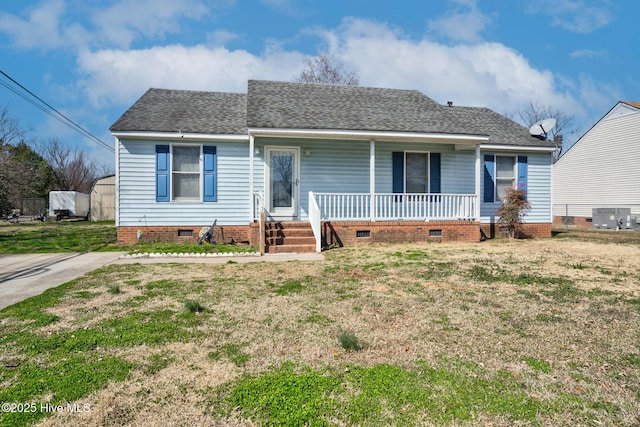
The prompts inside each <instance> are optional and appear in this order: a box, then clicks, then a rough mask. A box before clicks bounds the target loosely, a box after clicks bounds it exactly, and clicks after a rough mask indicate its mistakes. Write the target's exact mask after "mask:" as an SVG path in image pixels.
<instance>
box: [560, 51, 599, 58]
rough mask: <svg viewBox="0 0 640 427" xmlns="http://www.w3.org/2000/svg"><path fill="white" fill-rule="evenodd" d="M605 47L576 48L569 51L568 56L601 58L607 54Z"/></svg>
mask: <svg viewBox="0 0 640 427" xmlns="http://www.w3.org/2000/svg"><path fill="white" fill-rule="evenodd" d="M607 54H608V51H607V49H598V50H594V49H578V50H574V51H573V52H571V54H570V55H569V56H571V57H572V58H602V57H605V56H607Z"/></svg>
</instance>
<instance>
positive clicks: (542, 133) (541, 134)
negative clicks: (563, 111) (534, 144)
mask: <svg viewBox="0 0 640 427" xmlns="http://www.w3.org/2000/svg"><path fill="white" fill-rule="evenodd" d="M555 125H556V119H553V118H549V119H544V120H540V121H537V122H535V123H534V124H533V126H531V127H530V128H529V133H530V134H531V136H535V137H537V138H540V139H547V133H549V131H551V129H553V128H554V126H555Z"/></svg>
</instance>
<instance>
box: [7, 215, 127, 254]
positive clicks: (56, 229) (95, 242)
mask: <svg viewBox="0 0 640 427" xmlns="http://www.w3.org/2000/svg"><path fill="white" fill-rule="evenodd" d="M115 242H116V227H115V225H114V223H113V222H88V221H62V222H55V221H49V222H45V223H42V222H37V223H36V222H34V223H19V224H12V225H2V226H1V227H0V253H2V254H24V253H46V252H91V251H98V250H121V249H118V247H117V246H115V245H114V244H115Z"/></svg>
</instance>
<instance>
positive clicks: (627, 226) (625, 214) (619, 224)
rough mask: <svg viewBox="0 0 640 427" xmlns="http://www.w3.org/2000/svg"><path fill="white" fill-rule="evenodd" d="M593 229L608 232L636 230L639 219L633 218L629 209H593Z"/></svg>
mask: <svg viewBox="0 0 640 427" xmlns="http://www.w3.org/2000/svg"><path fill="white" fill-rule="evenodd" d="M591 217H592V223H591V226H592V227H593V228H598V229H607V230H636V229H637V228H638V221H637V217H635V216H631V209H629V208H593V210H592V212H591Z"/></svg>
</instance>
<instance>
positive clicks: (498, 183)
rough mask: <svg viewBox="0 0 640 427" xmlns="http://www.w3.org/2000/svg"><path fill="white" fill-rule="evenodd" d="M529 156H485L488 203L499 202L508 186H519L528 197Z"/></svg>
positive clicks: (486, 199)
mask: <svg viewBox="0 0 640 427" xmlns="http://www.w3.org/2000/svg"><path fill="white" fill-rule="evenodd" d="M528 170H529V167H528V158H527V156H505V155H494V154H486V155H485V156H484V198H483V200H484V201H485V202H487V203H494V202H499V201H501V200H502V197H503V196H504V192H505V191H506V189H507V188H517V189H519V190H523V191H524V192H525V197H527V193H526V192H527V189H528V185H527V180H528V175H529V172H528Z"/></svg>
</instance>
